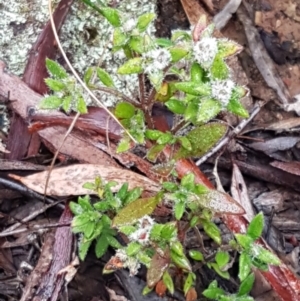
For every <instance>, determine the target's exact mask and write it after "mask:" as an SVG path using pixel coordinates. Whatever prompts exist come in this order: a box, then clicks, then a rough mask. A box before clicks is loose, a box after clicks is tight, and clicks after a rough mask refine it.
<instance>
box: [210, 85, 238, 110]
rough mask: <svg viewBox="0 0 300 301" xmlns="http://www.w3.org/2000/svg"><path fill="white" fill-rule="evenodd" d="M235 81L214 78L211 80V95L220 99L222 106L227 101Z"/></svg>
mask: <svg viewBox="0 0 300 301" xmlns="http://www.w3.org/2000/svg"><path fill="white" fill-rule="evenodd" d="M234 87H235V83H234V82H233V81H232V80H230V79H226V80H215V81H212V82H211V94H212V97H213V98H215V99H217V100H218V101H220V103H221V104H222V106H223V107H226V106H227V105H228V103H229V100H230V97H231V95H232V90H233V88H234Z"/></svg>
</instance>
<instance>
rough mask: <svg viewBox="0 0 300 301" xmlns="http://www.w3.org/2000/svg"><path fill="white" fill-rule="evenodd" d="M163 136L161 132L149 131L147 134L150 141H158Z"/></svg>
mask: <svg viewBox="0 0 300 301" xmlns="http://www.w3.org/2000/svg"><path fill="white" fill-rule="evenodd" d="M162 134H163V132H161V131H158V130H149V129H147V130H146V132H145V137H146V138H148V139H150V140H157V139H158V138H159V137H160V136H161V135H162Z"/></svg>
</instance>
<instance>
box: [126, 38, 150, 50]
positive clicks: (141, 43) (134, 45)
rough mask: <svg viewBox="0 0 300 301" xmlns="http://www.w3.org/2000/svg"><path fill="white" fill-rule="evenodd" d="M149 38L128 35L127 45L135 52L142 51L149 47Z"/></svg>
mask: <svg viewBox="0 0 300 301" xmlns="http://www.w3.org/2000/svg"><path fill="white" fill-rule="evenodd" d="M149 43H150V41H149V39H148V38H147V36H144V37H142V36H132V37H130V40H129V43H128V46H129V47H130V48H131V49H132V50H134V51H135V52H137V53H143V52H145V51H146V50H147V49H148V48H149Z"/></svg>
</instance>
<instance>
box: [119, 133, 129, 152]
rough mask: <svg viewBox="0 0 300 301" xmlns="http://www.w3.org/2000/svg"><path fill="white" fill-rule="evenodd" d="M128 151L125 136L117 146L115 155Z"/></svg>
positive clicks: (127, 139) (127, 142)
mask: <svg viewBox="0 0 300 301" xmlns="http://www.w3.org/2000/svg"><path fill="white" fill-rule="evenodd" d="M129 149H130V140H129V138H128V137H127V136H126V137H123V138H122V139H121V140H120V142H119V144H118V147H117V151H116V152H117V154H120V153H123V152H126V151H128V150H129Z"/></svg>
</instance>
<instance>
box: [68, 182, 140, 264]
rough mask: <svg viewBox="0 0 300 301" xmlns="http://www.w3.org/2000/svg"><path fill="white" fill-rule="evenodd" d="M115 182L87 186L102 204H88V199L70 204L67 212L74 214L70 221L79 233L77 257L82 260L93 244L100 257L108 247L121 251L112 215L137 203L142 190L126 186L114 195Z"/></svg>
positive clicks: (74, 229)
mask: <svg viewBox="0 0 300 301" xmlns="http://www.w3.org/2000/svg"><path fill="white" fill-rule="evenodd" d="M114 185H116V183H114V182H110V183H107V184H105V185H104V184H103V183H102V181H101V179H100V178H96V179H95V183H86V184H85V186H84V187H85V188H87V189H90V190H94V191H95V192H97V194H98V197H99V199H100V200H101V201H99V202H96V203H94V204H91V200H90V197H89V196H85V197H79V198H78V202H77V203H75V202H70V209H71V211H72V213H73V214H74V215H75V217H74V219H73V221H72V229H73V232H74V233H80V234H81V237H80V242H79V257H80V259H82V260H83V259H84V258H85V256H86V254H87V251H88V249H89V248H90V246H91V244H92V242H93V241H96V245H95V253H96V255H97V257H98V258H100V257H101V256H102V255H103V254H104V253H105V252H106V250H107V248H108V247H109V246H111V247H113V248H120V247H121V244H120V243H119V242H118V241H117V239H116V238H115V236H116V235H117V232H116V230H114V229H112V227H111V225H112V220H111V218H110V215H111V214H113V215H114V214H115V213H116V212H118V210H119V209H120V208H122V207H123V206H125V205H127V204H129V203H130V202H132V201H134V200H136V199H138V198H139V196H140V195H141V192H142V191H141V189H140V188H135V189H133V190H131V191H128V185H127V184H124V185H123V186H122V187H121V188H120V190H119V191H118V193H116V194H113V193H112V192H111V187H113V186H114Z"/></svg>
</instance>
